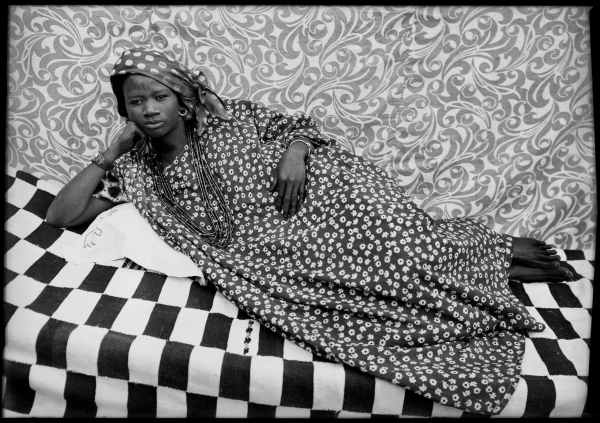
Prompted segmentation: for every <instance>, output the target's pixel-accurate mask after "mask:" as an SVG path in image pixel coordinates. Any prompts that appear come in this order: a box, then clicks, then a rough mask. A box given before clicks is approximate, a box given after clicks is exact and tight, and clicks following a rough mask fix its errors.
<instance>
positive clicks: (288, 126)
mask: <svg viewBox="0 0 600 423" xmlns="http://www.w3.org/2000/svg"><path fill="white" fill-rule="evenodd" d="M244 106H245V107H246V109H247V110H248V109H249V111H250V114H251V115H252V117H253V118H254V123H255V125H256V130H257V131H258V133H259V136H260V139H261V141H262V142H264V143H269V142H273V141H276V142H282V143H284V144H285V145H286V146H289V145H290V142H291V141H292V140H294V139H295V138H303V139H305V140H307V141H309V142H310V143H311V144H312V145H313V147H314V148H319V147H324V146H331V145H333V144H334V143H335V140H333V139H331V138H327V137H324V136H323V135H322V134H321V131H319V129H318V127H317V125H316V124H315V121H314V120H313V119H312V118H311V117H310V116H309V115H308V114H306V113H296V114H294V115H285V114H283V113H280V112H278V111H276V110H274V109H270V108H268V107H264V106H261V105H260V104H258V103H254V102H251V101H243V100H242V101H240V107H244Z"/></svg>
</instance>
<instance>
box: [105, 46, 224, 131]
mask: <svg viewBox="0 0 600 423" xmlns="http://www.w3.org/2000/svg"><path fill="white" fill-rule="evenodd" d="M118 75H144V76H147V77H149V78H152V79H155V80H156V81H158V82H160V83H161V84H163V85H165V86H167V87H169V88H170V89H171V90H173V91H174V92H176V93H177V94H179V96H180V97H181V100H182V101H183V103H184V104H185V106H186V107H187V108H188V112H189V113H190V115H191V114H192V113H193V114H194V115H195V116H196V120H197V125H196V131H197V133H198V135H202V133H203V132H204V128H205V127H206V117H207V114H208V113H207V111H208V112H210V113H213V114H216V115H218V116H220V117H222V118H225V119H229V117H230V116H229V114H228V113H227V111H226V110H225V106H224V103H223V100H221V98H220V97H219V96H218V95H217V94H216V93H215V92H214V91H213V90H212V88H210V86H209V84H208V80H207V79H206V77H205V76H204V73H203V72H202V71H200V70H199V69H197V70H194V71H192V70H190V69H188V68H187V67H185V66H184V65H182V64H181V63H179V62H178V61H176V60H175V59H173V58H172V57H170V56H169V55H168V54H167V53H163V52H160V51H158V50H148V49H144V48H132V49H130V50H125V51H124V52H123V54H122V55H121V57H120V58H119V59H118V60H117V61H116V63H115V66H114V68H113V70H112V72H111V73H110V77H111V82H112V80H113V78H114V77H116V76H118Z"/></svg>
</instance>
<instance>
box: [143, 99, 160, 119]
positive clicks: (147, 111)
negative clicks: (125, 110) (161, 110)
mask: <svg viewBox="0 0 600 423" xmlns="http://www.w3.org/2000/svg"><path fill="white" fill-rule="evenodd" d="M157 113H158V110H157V109H156V107H155V104H154V102H152V101H148V102H146V103H145V107H144V115H146V116H154V115H155V114H157Z"/></svg>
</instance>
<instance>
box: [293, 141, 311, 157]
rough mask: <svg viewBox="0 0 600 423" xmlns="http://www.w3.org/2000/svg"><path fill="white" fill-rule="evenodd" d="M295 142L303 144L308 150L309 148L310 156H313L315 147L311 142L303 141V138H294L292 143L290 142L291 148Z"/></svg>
mask: <svg viewBox="0 0 600 423" xmlns="http://www.w3.org/2000/svg"><path fill="white" fill-rule="evenodd" d="M295 142H301V143H303V144H304V145H305V146H306V147H307V148H308V156H310V155H311V153H312V151H313V149H314V146H313V145H312V143H310V142H309V141H307V140H305V139H302V138H294V139H293V140H292V141H291V142H290V146H291V145H292V144H293V143H295Z"/></svg>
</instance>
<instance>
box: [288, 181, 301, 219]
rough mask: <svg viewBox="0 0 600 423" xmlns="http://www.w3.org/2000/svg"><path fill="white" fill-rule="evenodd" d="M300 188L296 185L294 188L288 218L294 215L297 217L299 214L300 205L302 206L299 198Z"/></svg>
mask: <svg viewBox="0 0 600 423" xmlns="http://www.w3.org/2000/svg"><path fill="white" fill-rule="evenodd" d="M298 188H299V186H298V185H295V186H293V188H292V196H291V199H290V208H289V212H288V214H287V217H292V216H293V215H295V214H296V213H297V212H298V205H299V204H300V199H299V198H298V197H299V190H298Z"/></svg>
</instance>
